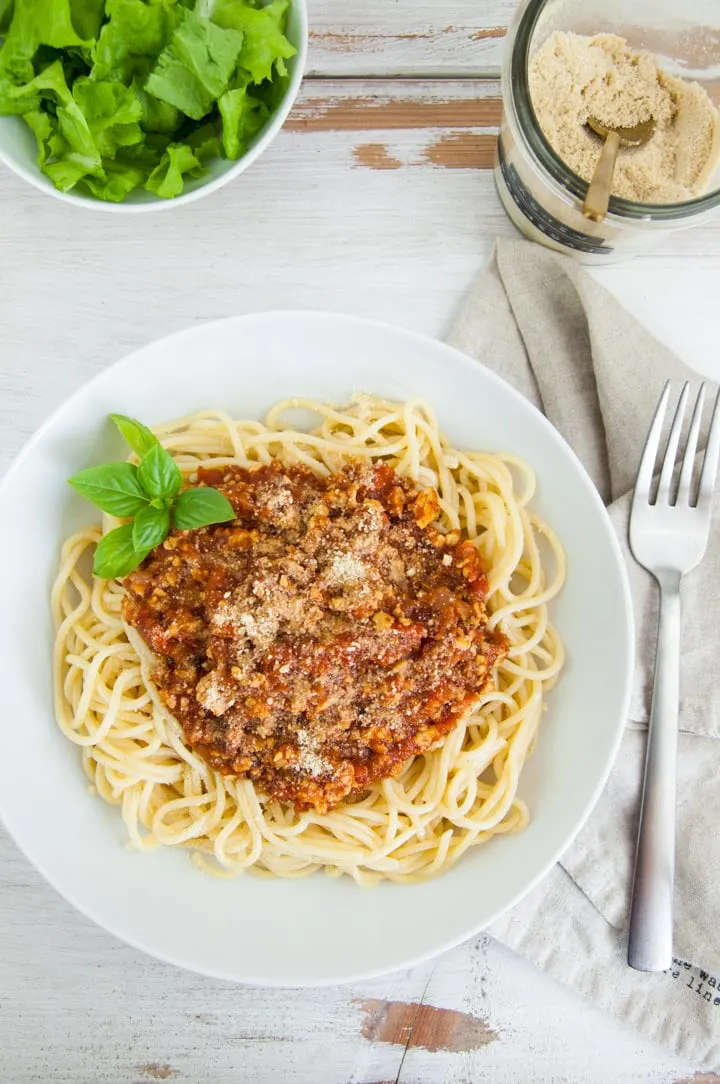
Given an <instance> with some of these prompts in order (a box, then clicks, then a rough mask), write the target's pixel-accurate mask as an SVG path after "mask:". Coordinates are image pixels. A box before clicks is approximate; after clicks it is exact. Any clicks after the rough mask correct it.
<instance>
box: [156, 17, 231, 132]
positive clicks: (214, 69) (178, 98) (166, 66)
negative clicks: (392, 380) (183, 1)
mask: <svg viewBox="0 0 720 1084" xmlns="http://www.w3.org/2000/svg"><path fill="white" fill-rule="evenodd" d="M242 43H243V34H242V32H241V31H239V30H231V29H230V30H227V29H223V28H222V27H219V26H216V25H215V23H213V22H210V21H209V20H208V19H202V18H201V17H200V16H198V15H196V14H195V12H193V11H188V10H187V9H185V10H184V11H183V12H182V18H181V21H180V23H179V25H178V26H177V28H176V29H175V31H174V32H173V35H172V37H171V39H170V43H169V45H168V46H167V48H166V49H165V50H163V52H162V53H161V54H160V56H159V57H158V61H157V64H156V66H155V68H154V69H153V71H152V72H151V73H150V75H149V76H148V79H147V82H146V83H145V89H146V90H147V91H148V92H149V93H150V94H154V95H155V97H156V98H159V99H160V100H161V101H163V102H168V103H169V104H170V105H174V106H175V107H176V108H177V109H180V110H181V111H182V112H183V113H185V114H186V116H188V117H192V118H193V120H202V119H203V117H205V116H207V114H208V113H209V112H210V111H211V109H212V108H213V106H214V105H215V102H216V101H217V99H218V98H219V97H220V96H221V95H222V94H224V93H225V91H226V90H227V88H228V86H229V83H230V79H231V77H232V74H233V72H234V71H235V67H236V65H237V61H238V56H239V55H240V50H241V48H242Z"/></svg>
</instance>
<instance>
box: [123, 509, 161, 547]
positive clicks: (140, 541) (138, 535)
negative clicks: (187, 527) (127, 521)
mask: <svg viewBox="0 0 720 1084" xmlns="http://www.w3.org/2000/svg"><path fill="white" fill-rule="evenodd" d="M169 530H170V511H169V509H167V508H151V507H150V506H149V505H148V507H147V508H143V510H142V511H141V512H138V514H137V515H136V516H135V519H134V520H133V533H132V541H133V546H134V547H135V549H136V550H137V552H138V553H142V552H143V551H145V552H147V551H148V550H152V549H155V546H159V545H160V543H161V542H162V541H163V540H164V539H165V538H167V536H168V532H169Z"/></svg>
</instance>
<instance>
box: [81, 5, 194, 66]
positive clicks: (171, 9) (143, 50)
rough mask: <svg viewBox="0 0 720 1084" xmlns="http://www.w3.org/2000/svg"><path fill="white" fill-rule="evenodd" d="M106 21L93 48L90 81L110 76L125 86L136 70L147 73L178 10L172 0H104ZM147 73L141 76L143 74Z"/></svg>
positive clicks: (173, 25) (176, 18)
mask: <svg viewBox="0 0 720 1084" xmlns="http://www.w3.org/2000/svg"><path fill="white" fill-rule="evenodd" d="M105 12H106V15H107V17H108V21H107V22H106V23H105V25H104V26H103V28H102V30H101V31H100V36H99V38H98V40H97V45H96V47H95V65H94V67H93V73H92V74H93V78H94V79H107V78H108V77H113V78H115V79H119V80H120V81H121V82H124V83H129V82H130V81H131V80H132V77H133V76H134V75H135V73H136V72H137V71H138V70H142V69H143V68H145V69H147V70H149V66H150V65H148V64H147V59H148V58H149V59H150V60H151V61H154V60H155V58H156V57H157V56H158V55H159V54H160V53H161V52H162V50H163V49H164V48H165V46H166V45H167V43H168V41H169V40H170V36H171V34H172V32H173V30H174V29H175V26H176V25H177V22H178V19H179V17H180V13H181V9H180V7H178V5H177V4H176V2H175V0H160V2H159V3H150V4H149V5H148V4H146V3H144V2H143V0H107V3H106V5H105ZM147 70H146V71H145V72H144V74H147Z"/></svg>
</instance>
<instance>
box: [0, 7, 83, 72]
mask: <svg viewBox="0 0 720 1084" xmlns="http://www.w3.org/2000/svg"><path fill="white" fill-rule="evenodd" d="M88 44H90V43H89V42H86V41H84V40H83V39H82V38H81V37H80V35H79V34H78V33H77V31H76V30H75V27H74V26H73V22H72V17H71V8H70V0H15V3H14V6H13V16H12V21H11V23H10V26H9V29H8V32H7V37H6V38H5V44H4V45H3V47H2V51H0V70H2V71H4V72H9V73H11V74H12V75H14V76H16V77H17V78H18V79H21V80H26V81H29V80H31V79H32V77H33V75H34V74H35V73H34V69H33V65H32V59H33V57H34V56H35V53H36V52H37V51H38V49H39V48H40V46H41V45H49V46H52V48H53V49H64V48H66V47H67V46H69V45H88Z"/></svg>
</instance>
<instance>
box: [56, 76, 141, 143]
mask: <svg viewBox="0 0 720 1084" xmlns="http://www.w3.org/2000/svg"><path fill="white" fill-rule="evenodd" d="M73 98H74V99H75V101H76V103H77V105H78V108H79V109H80V112H81V113H82V114H83V116H84V118H85V121H86V123H87V127H88V129H89V131H90V135H91V137H92V139H93V141H94V144H95V147H96V148H97V151H98V153H99V154H100V155H101V156H102V157H103V158H111V157H112V156H113V155H114V154H115V152H116V151H117V149H118V148H119V147H128V146H131V145H132V144H133V143H140V142H141V140H142V139H143V132H142V129H141V127H140V124H139V123H138V122H139V120H140V119H141V117H142V115H143V107H142V104H141V103H140V102H139V101H138V99H137V98H136V96H135V94H134V93H133V91H132V89H131V88H130V87H124V86H123V85H122V83H111V82H96V81H94V80H92V79H87V78H85V79H76V80H75V83H74V84H73Z"/></svg>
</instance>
